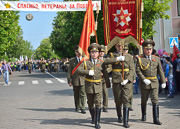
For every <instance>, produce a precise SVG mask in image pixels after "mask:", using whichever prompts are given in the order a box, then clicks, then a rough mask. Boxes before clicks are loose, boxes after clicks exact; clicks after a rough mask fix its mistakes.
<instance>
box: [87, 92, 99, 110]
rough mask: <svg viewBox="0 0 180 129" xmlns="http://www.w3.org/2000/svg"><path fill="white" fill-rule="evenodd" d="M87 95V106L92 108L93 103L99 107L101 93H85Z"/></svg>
mask: <svg viewBox="0 0 180 129" xmlns="http://www.w3.org/2000/svg"><path fill="white" fill-rule="evenodd" d="M86 95H87V104H88V108H89V109H92V108H94V105H95V107H96V108H101V96H102V93H92V94H90V93H86Z"/></svg>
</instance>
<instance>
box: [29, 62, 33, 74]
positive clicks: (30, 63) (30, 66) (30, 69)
mask: <svg viewBox="0 0 180 129" xmlns="http://www.w3.org/2000/svg"><path fill="white" fill-rule="evenodd" d="M32 64H33V63H32V61H31V59H29V60H28V71H29V74H31V71H32Z"/></svg>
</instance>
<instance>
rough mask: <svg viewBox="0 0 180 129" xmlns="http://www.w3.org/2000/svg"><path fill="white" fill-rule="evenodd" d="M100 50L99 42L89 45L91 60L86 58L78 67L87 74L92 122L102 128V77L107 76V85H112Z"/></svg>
mask: <svg viewBox="0 0 180 129" xmlns="http://www.w3.org/2000/svg"><path fill="white" fill-rule="evenodd" d="M100 50H101V46H100V45H99V44H96V43H92V44H91V45H90V46H89V47H88V52H89V54H90V58H89V60H85V61H84V62H83V63H82V64H81V66H82V67H79V68H78V69H77V71H78V72H79V73H80V74H82V75H85V91H86V95H87V103H88V108H89V111H90V114H91V117H92V123H95V128H96V129H100V128H101V126H100V115H101V97H102V78H105V81H106V86H107V87H110V81H109V77H108V74H107V72H106V70H105V66H104V63H103V61H102V60H99V59H98V57H99V52H100ZM94 105H95V109H94ZM94 118H95V120H94Z"/></svg>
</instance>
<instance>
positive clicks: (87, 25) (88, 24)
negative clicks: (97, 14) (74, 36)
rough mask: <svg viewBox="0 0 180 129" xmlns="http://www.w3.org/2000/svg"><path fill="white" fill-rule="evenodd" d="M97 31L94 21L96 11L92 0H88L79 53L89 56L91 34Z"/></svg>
mask: <svg viewBox="0 0 180 129" xmlns="http://www.w3.org/2000/svg"><path fill="white" fill-rule="evenodd" d="M94 32H95V21H94V12H93V8H92V0H88V6H87V10H86V13H85V16H84V25H83V29H82V32H81V38H80V42H79V49H78V51H79V53H81V55H83V56H85V58H89V53H88V47H89V44H90V35H92V34H94Z"/></svg>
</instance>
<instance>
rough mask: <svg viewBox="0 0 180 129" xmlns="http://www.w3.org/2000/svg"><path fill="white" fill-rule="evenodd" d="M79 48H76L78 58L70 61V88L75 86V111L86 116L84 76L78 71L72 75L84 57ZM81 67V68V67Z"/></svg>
mask: <svg viewBox="0 0 180 129" xmlns="http://www.w3.org/2000/svg"><path fill="white" fill-rule="evenodd" d="M78 48H79V46H75V47H74V50H75V54H76V57H74V58H72V59H70V61H69V67H68V78H67V80H68V84H69V86H73V91H74V103H75V108H76V109H75V111H77V112H78V111H79V109H80V110H81V113H83V114H85V113H86V111H85V102H86V93H85V84H84V76H82V75H80V74H79V73H78V72H77V71H76V72H75V73H74V74H73V75H71V73H72V71H73V70H74V68H76V66H77V65H78V63H79V62H80V61H81V59H82V56H81V54H80V53H79V52H78ZM79 67H80V66H79Z"/></svg>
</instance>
